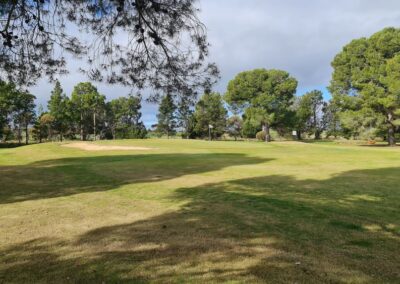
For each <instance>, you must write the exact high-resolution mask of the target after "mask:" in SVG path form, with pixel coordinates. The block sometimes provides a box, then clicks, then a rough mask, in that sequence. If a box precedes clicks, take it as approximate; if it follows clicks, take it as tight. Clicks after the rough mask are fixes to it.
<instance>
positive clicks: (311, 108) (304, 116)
mask: <svg viewBox="0 0 400 284" xmlns="http://www.w3.org/2000/svg"><path fill="white" fill-rule="evenodd" d="M324 106H325V102H324V100H323V95H322V92H321V91H318V90H313V91H311V92H308V93H306V94H304V95H303V96H301V97H300V98H299V99H298V102H297V103H296V125H297V134H298V138H301V132H303V131H307V132H309V133H310V134H311V133H312V134H314V138H315V139H320V138H321V133H322V131H323V129H324V127H323V120H322V117H323V108H324Z"/></svg>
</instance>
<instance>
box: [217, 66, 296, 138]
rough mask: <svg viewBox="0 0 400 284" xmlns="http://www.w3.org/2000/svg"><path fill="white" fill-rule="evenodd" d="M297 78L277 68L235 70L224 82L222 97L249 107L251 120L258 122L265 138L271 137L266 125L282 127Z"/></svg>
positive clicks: (286, 119)
mask: <svg viewBox="0 0 400 284" xmlns="http://www.w3.org/2000/svg"><path fill="white" fill-rule="evenodd" d="M296 88H297V81H296V79H294V78H293V77H290V75H289V74H288V73H287V72H285V71H281V70H265V69H255V70H252V71H245V72H241V73H239V74H238V75H237V76H236V77H235V78H234V79H233V80H231V81H230V82H229V84H228V89H227V92H226V94H225V100H226V101H227V102H228V104H230V105H235V106H236V107H241V108H245V109H249V108H250V109H252V110H250V112H251V113H252V114H253V115H252V116H251V117H252V120H255V119H257V123H258V124H260V125H262V128H263V130H264V131H265V132H266V135H265V137H266V138H265V140H266V142H269V141H271V135H270V128H271V127H275V128H278V127H280V128H282V126H283V125H285V124H287V123H286V122H287V121H288V120H289V119H290V116H289V112H290V106H291V104H292V100H293V96H294V94H295V92H296Z"/></svg>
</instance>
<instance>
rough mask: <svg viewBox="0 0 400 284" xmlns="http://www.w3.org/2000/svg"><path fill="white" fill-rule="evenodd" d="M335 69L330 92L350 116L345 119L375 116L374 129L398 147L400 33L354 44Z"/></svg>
mask: <svg viewBox="0 0 400 284" xmlns="http://www.w3.org/2000/svg"><path fill="white" fill-rule="evenodd" d="M332 67H333V68H334V72H333V75H332V81H331V84H330V91H331V93H332V94H333V97H334V100H335V101H336V102H337V105H338V107H339V111H340V112H347V115H345V117H346V116H348V115H350V114H353V115H354V116H355V117H363V116H364V115H366V114H368V117H371V115H372V117H373V121H374V123H375V124H376V125H375V126H374V128H377V129H380V130H383V131H385V132H386V133H387V141H388V144H389V145H391V146H394V145H395V144H396V140H395V133H396V131H397V129H398V127H399V125H400V84H399V79H400V29H395V28H386V29H384V30H382V31H380V32H378V33H376V34H374V35H372V36H371V37H370V38H361V39H357V40H353V41H352V42H350V43H349V44H348V45H346V46H345V47H344V48H343V50H342V51H341V52H340V53H339V54H338V55H336V57H335V58H334V60H333V62H332ZM382 116H383V117H385V119H384V120H382V119H381V117H382ZM341 117H342V118H343V117H344V116H343V115H342V116H341ZM342 122H343V121H342ZM359 126H360V127H362V124H360V125H359Z"/></svg>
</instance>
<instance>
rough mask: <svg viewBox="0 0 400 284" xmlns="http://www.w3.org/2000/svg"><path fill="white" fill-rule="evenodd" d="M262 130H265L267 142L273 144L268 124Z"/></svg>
mask: <svg viewBox="0 0 400 284" xmlns="http://www.w3.org/2000/svg"><path fill="white" fill-rule="evenodd" d="M262 128H263V129H262V130H263V131H264V132H265V142H271V134H270V130H269V124H268V123H266V124H264V125H263V127H262Z"/></svg>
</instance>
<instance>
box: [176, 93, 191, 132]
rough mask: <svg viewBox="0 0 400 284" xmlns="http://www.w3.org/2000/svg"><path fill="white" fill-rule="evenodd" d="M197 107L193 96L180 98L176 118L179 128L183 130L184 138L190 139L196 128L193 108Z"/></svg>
mask: <svg viewBox="0 0 400 284" xmlns="http://www.w3.org/2000/svg"><path fill="white" fill-rule="evenodd" d="M194 105H195V102H194V99H193V97H191V96H187V95H183V96H181V97H180V98H179V101H178V105H177V111H176V114H177V116H176V118H177V120H178V126H179V127H181V128H182V129H183V136H184V137H186V139H189V137H190V136H191V133H192V131H193V127H194V125H193V124H194V121H193V109H192V108H193V107H194Z"/></svg>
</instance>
